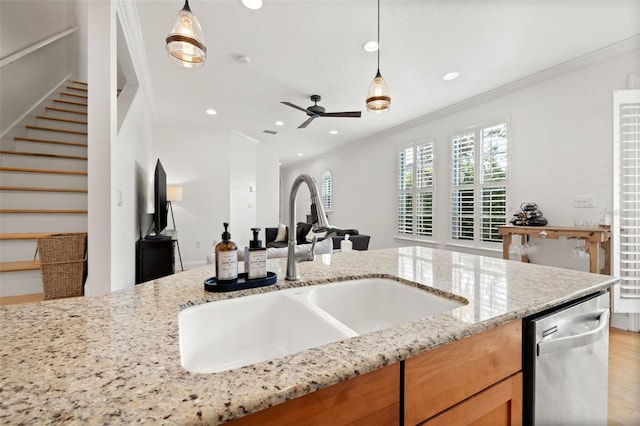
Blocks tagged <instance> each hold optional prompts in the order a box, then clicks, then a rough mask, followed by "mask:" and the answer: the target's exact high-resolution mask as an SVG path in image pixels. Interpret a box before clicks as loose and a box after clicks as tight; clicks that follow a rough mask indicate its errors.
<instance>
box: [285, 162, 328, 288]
mask: <svg viewBox="0 0 640 426" xmlns="http://www.w3.org/2000/svg"><path fill="white" fill-rule="evenodd" d="M302 183H305V184H306V185H307V187H308V188H309V193H310V194H311V222H312V229H313V231H323V230H327V229H329V228H331V225H329V220H328V219H327V215H326V214H325V212H324V208H323V207H322V201H321V200H320V195H318V187H317V186H316V183H315V181H314V180H313V178H312V177H311V176H309V175H308V174H301V175H300V176H298V177H297V178H296V179H295V180H294V181H293V185H292V186H291V193H290V194H289V238H288V244H287V246H288V252H287V275H286V277H285V279H286V280H288V281H300V274H299V273H298V262H308V261H311V260H313V259H314V254H313V248H314V247H315V237H314V242H313V244H312V246H311V250H310V251H301V252H296V194H297V193H298V188H299V187H300V185H301V184H302Z"/></svg>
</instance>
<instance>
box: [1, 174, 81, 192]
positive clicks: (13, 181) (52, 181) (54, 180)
mask: <svg viewBox="0 0 640 426" xmlns="http://www.w3.org/2000/svg"><path fill="white" fill-rule="evenodd" d="M0 184H1V185H2V186H28V187H38V188H76V189H87V176H81V175H59V174H51V173H22V172H8V171H2V172H0Z"/></svg>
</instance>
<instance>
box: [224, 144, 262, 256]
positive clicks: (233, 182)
mask: <svg viewBox="0 0 640 426" xmlns="http://www.w3.org/2000/svg"><path fill="white" fill-rule="evenodd" d="M230 141H231V144H230V152H229V163H230V165H231V168H230V170H229V172H230V175H229V183H230V190H231V193H230V196H231V198H230V200H229V201H230V204H231V210H230V213H231V215H230V216H229V224H230V227H229V228H230V232H231V239H232V241H234V242H235V243H236V244H237V245H238V249H242V248H244V247H246V246H248V245H249V240H251V236H252V233H251V228H255V227H256V192H257V190H256V180H257V173H256V153H257V151H258V144H257V143H256V142H255V141H253V140H250V139H248V138H245V137H243V136H240V135H238V134H236V133H232V134H231V135H230Z"/></svg>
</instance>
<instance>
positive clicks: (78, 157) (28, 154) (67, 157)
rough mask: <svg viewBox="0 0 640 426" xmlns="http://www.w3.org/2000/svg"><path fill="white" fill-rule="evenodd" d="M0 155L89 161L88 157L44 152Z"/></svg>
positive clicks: (8, 152) (0, 151) (14, 152)
mask: <svg viewBox="0 0 640 426" xmlns="http://www.w3.org/2000/svg"><path fill="white" fill-rule="evenodd" d="M0 154H4V155H27V156H33V157H48V158H64V159H69V160H84V161H87V159H88V158H87V157H83V156H80V155H63V154H46V153H42V152H26V151H5V150H0Z"/></svg>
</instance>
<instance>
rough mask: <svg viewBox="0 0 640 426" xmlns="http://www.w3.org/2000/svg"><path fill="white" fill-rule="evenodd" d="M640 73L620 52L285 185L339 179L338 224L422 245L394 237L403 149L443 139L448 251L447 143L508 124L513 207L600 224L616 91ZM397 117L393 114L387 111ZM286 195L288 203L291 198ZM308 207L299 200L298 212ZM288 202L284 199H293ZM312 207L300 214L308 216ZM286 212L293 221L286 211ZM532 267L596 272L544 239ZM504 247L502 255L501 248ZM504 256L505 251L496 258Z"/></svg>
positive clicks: (438, 224) (439, 190) (405, 132)
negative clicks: (590, 199)
mask: <svg viewBox="0 0 640 426" xmlns="http://www.w3.org/2000/svg"><path fill="white" fill-rule="evenodd" d="M638 69H640V59H638V55H637V51H630V52H627V53H624V54H619V55H617V56H614V57H612V58H608V59H604V60H601V61H599V62H597V63H593V64H590V65H588V66H586V67H583V68H580V69H577V70H574V71H571V72H568V73H566V74H562V75H559V76H556V77H552V78H548V79H546V80H544V81H542V82H539V83H537V84H534V85H532V86H529V87H526V88H522V89H520V90H515V91H513V92H509V93H506V94H502V95H500V96H498V97H495V98H492V99H490V100H485V101H484V102H481V103H475V104H474V105H473V106H469V107H466V108H463V109H461V110H458V111H457V112H453V113H451V114H448V115H444V116H443V115H437V116H434V118H433V119H428V118H425V119H424V120H422V121H420V122H417V123H414V124H412V125H407V126H405V127H404V128H402V127H401V128H397V129H394V130H392V131H389V132H387V133H385V134H384V135H378V136H377V137H372V138H371V139H370V140H367V141H364V142H362V143H359V144H356V145H351V146H349V147H346V148H344V149H342V150H340V151H337V152H333V153H330V154H328V155H326V156H324V157H322V158H318V159H313V160H309V161H306V162H303V163H298V164H296V165H293V166H291V167H286V168H283V171H282V175H283V176H282V188H283V189H284V190H286V191H287V192H288V190H289V188H290V186H291V183H292V181H293V178H295V176H297V175H298V174H299V173H310V174H312V175H315V176H316V177H317V178H318V179H319V178H320V177H321V175H322V172H323V171H324V170H325V169H328V168H330V169H331V170H332V172H333V191H334V197H335V198H334V208H333V210H334V213H333V215H332V218H331V223H332V224H333V225H336V226H339V227H344V228H351V227H354V228H358V229H359V230H360V232H362V233H366V234H369V235H371V243H370V248H374V249H375V248H386V247H395V246H400V245H404V244H416V243H415V242H404V241H401V240H398V239H395V238H394V237H395V236H396V233H395V228H396V186H395V184H396V173H397V171H396V152H397V150H398V149H399V148H400V147H402V146H404V145H406V144H409V143H412V142H415V141H417V140H420V139H433V140H435V141H436V165H435V170H436V206H435V208H436V210H435V232H434V238H433V240H434V242H435V244H433V245H435V246H437V247H440V248H448V249H453V247H451V246H448V245H447V243H448V242H449V241H448V231H449V227H450V224H449V204H448V194H449V182H450V179H449V173H450V171H449V156H450V149H449V138H450V136H451V134H452V133H453V132H456V131H459V130H461V129H464V128H466V127H468V126H472V125H477V124H482V123H487V122H492V121H495V120H502V119H509V120H510V126H511V140H510V142H511V208H510V210H512V211H513V210H516V209H517V207H518V206H519V204H520V203H522V202H525V201H534V202H536V203H537V204H538V205H539V207H540V209H541V210H542V212H543V213H544V216H545V217H546V218H547V219H548V220H549V224H550V225H569V226H573V221H574V218H575V217H576V216H581V217H588V218H596V219H597V217H598V213H599V212H600V210H601V209H602V208H604V207H610V206H611V202H612V199H611V186H612V165H611V162H612V157H611V150H612V129H613V127H612V125H613V124H612V93H613V90H615V89H622V88H625V87H626V78H627V74H629V73H632V72H634V71H636V72H637V70H638ZM389 114H393V110H391V111H390V112H389ZM583 194H592V195H594V196H595V197H596V207H595V208H592V209H576V208H574V207H573V197H574V195H583ZM283 198H284V197H283ZM303 201H304V202H305V203H306V200H302V198H301V197H298V205H299V206H302V204H300V203H301V202H303ZM285 202H286V200H285ZM305 208H306V207H299V208H298V212H297V216H298V219H302V218H303V216H302V214H303V213H304V211H303V210H304V209H305ZM281 211H282V212H283V213H284V215H285V216H286V211H287V210H286V208H282V206H281ZM536 243H539V244H540V245H541V246H542V247H541V249H540V250H539V251H538V253H536V254H534V255H532V256H531V259H532V262H533V263H543V264H548V265H553V266H561V267H571V268H574V269H580V270H588V266H587V262H586V260H584V261H578V260H576V259H574V258H573V254H572V248H573V247H574V245H575V243H574V242H571V241H566V240H560V241H558V240H555V241H540V240H536ZM496 249H499V247H497V248H496ZM485 254H491V255H493V256H500V253H499V252H498V251H496V252H488V253H486V252H485Z"/></svg>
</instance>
